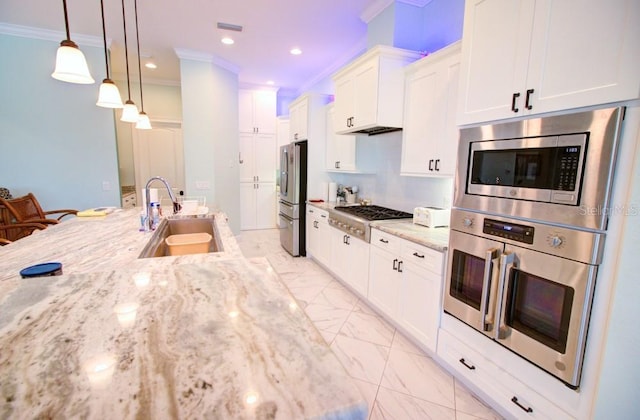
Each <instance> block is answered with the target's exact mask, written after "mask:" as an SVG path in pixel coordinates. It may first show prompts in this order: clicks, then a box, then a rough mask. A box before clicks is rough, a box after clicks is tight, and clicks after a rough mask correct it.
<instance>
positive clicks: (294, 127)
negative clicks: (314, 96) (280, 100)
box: [289, 99, 309, 141]
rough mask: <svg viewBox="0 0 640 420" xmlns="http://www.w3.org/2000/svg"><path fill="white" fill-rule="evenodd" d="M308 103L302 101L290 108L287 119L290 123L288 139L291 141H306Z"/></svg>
mask: <svg viewBox="0 0 640 420" xmlns="http://www.w3.org/2000/svg"><path fill="white" fill-rule="evenodd" d="M308 113H309V101H308V100H307V99H303V100H301V101H299V102H297V103H295V104H293V105H292V106H291V108H290V109H289V118H290V121H291V124H290V128H289V138H290V140H291V141H298V140H307V138H308V137H309V136H308V124H309V117H308Z"/></svg>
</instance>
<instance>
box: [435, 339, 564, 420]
mask: <svg viewBox="0 0 640 420" xmlns="http://www.w3.org/2000/svg"><path fill="white" fill-rule="evenodd" d="M491 344H494V343H491ZM495 345H498V344H495ZM437 354H438V356H439V357H440V358H441V359H442V360H443V361H444V362H445V363H446V364H447V365H449V367H451V368H452V369H453V370H454V371H455V372H457V373H458V374H459V375H460V376H462V377H463V378H464V379H466V380H467V381H468V382H469V383H470V384H472V385H473V386H474V387H475V388H477V390H478V391H479V392H480V393H482V394H485V395H484V397H486V398H490V399H492V400H493V401H494V402H495V403H496V404H497V405H498V406H500V407H501V408H502V410H503V411H504V414H506V415H507V417H509V418H516V419H523V418H526V419H571V418H574V417H572V416H570V415H569V414H568V413H566V412H565V411H563V410H562V409H560V408H559V407H557V406H556V405H555V404H553V403H552V402H551V401H549V400H548V399H546V398H544V397H542V396H541V395H540V394H538V393H537V392H535V391H534V390H533V389H531V388H530V387H528V386H527V385H525V384H524V383H523V382H522V381H521V380H518V379H516V378H515V377H513V376H512V375H511V374H509V373H507V372H506V371H505V370H503V369H501V368H500V367H498V366H497V365H495V364H494V363H493V362H491V361H490V360H487V359H486V358H485V357H484V356H482V355H481V354H480V353H478V352H477V351H476V350H474V349H473V348H471V347H469V346H468V345H467V344H465V343H463V342H462V341H461V340H459V339H458V338H456V337H455V336H454V335H453V334H451V333H449V331H447V330H443V329H441V330H440V333H439V338H438V351H437ZM523 379H525V380H527V378H523Z"/></svg>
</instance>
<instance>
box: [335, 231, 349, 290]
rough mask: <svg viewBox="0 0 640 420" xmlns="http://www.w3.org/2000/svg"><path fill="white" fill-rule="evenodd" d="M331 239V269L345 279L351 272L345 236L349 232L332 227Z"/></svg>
mask: <svg viewBox="0 0 640 420" xmlns="http://www.w3.org/2000/svg"><path fill="white" fill-rule="evenodd" d="M330 232H331V233H330V241H331V269H332V270H333V272H334V273H335V274H336V275H337V276H338V277H339V278H340V279H342V280H343V281H345V282H347V283H348V281H347V280H346V277H347V275H348V273H349V255H348V252H347V251H348V249H347V244H346V243H345V238H346V237H347V234H346V233H344V232H342V231H341V230H338V229H336V228H332V227H330Z"/></svg>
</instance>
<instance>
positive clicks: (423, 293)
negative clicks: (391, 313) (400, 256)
mask: <svg viewBox="0 0 640 420" xmlns="http://www.w3.org/2000/svg"><path fill="white" fill-rule="evenodd" d="M401 270H402V288H401V289H400V296H399V299H398V321H399V323H400V324H401V325H402V326H403V327H404V328H405V329H406V330H407V331H408V332H409V333H410V334H411V335H413V336H414V337H415V338H417V339H418V340H419V341H420V342H422V343H423V344H424V345H426V346H427V347H428V348H429V349H430V350H432V351H434V352H435V351H436V343H437V334H438V327H439V326H440V290H441V287H440V285H441V283H442V277H441V276H439V275H437V274H434V273H431V272H429V271H427V270H425V269H423V268H420V267H418V266H417V265H416V264H412V263H409V262H405V263H403V264H402V267H401Z"/></svg>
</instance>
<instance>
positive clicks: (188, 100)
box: [180, 57, 240, 233]
mask: <svg viewBox="0 0 640 420" xmlns="http://www.w3.org/2000/svg"><path fill="white" fill-rule="evenodd" d="M180 73H181V78H182V115H183V125H182V128H183V136H184V159H185V183H186V185H185V187H186V190H187V195H189V196H195V195H204V196H206V198H207V205H208V206H209V208H210V209H212V210H213V209H219V210H222V211H223V212H225V213H226V214H227V216H228V218H229V226H230V227H231V229H232V230H233V232H234V233H239V231H240V181H239V179H240V168H239V165H238V159H237V157H238V150H239V147H238V138H239V129H238V124H239V122H238V112H239V111H238V76H237V74H236V73H234V72H231V71H229V70H226V69H223V68H222V67H219V66H217V65H215V64H213V63H212V62H211V61H202V60H195V59H187V58H182V57H181V58H180ZM202 184H206V185H207V186H206V187H203V186H202Z"/></svg>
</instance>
